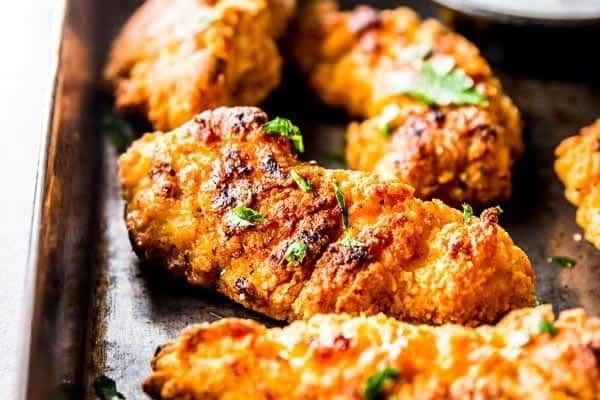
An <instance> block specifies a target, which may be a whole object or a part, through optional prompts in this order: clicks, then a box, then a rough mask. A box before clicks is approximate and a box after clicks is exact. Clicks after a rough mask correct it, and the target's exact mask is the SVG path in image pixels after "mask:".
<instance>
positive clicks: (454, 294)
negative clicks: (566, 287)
mask: <svg viewBox="0 0 600 400" xmlns="http://www.w3.org/2000/svg"><path fill="white" fill-rule="evenodd" d="M266 122H267V115H266V114H265V113H264V112H262V111H261V110H259V109H257V108H252V107H235V108H220V109H216V110H214V111H206V112H204V113H202V114H200V115H198V116H196V117H195V118H194V119H193V120H192V121H190V122H189V123H187V124H185V125H183V126H182V127H180V128H178V129H176V130H174V131H171V132H168V133H162V132H157V133H153V134H147V135H145V136H144V137H142V138H141V139H139V140H138V141H136V142H135V143H134V144H133V146H132V147H131V148H130V149H129V150H128V152H127V153H125V154H124V155H122V156H121V158H120V160H119V165H120V176H121V182H122V188H123V195H124V198H125V200H126V201H127V212H126V223H127V227H128V229H129V232H130V235H131V238H132V243H133V245H134V247H135V249H136V251H137V253H138V254H139V255H140V257H141V258H143V259H146V260H147V261H148V262H149V264H155V265H158V266H161V267H163V268H166V269H168V270H169V271H171V272H172V273H173V274H175V275H177V276H181V277H185V278H186V279H187V281H188V282H189V283H190V284H192V285H198V286H202V287H206V288H214V289H217V290H218V291H219V292H221V293H223V294H225V295H226V296H228V297H229V298H231V299H233V300H235V301H237V302H239V303H241V304H243V305H244V306H246V307H248V308H250V309H253V310H256V311H259V312H262V313H264V314H266V315H269V316H271V317H273V318H276V319H280V320H295V319H304V318H308V317H310V316H312V315H314V314H317V313H329V312H347V313H350V314H359V313H367V314H376V313H379V312H384V313H386V314H388V315H391V316H394V317H397V318H399V319H402V320H406V321H414V322H423V323H432V324H441V323H445V322H456V323H461V324H467V325H477V324H480V323H486V322H491V321H496V320H497V319H498V318H499V317H500V316H502V315H503V314H504V313H506V312H507V311H509V310H512V309H515V308H519V307H524V306H528V305H531V304H533V302H534V281H535V279H534V272H533V270H532V268H531V264H530V262H529V260H528V258H527V256H526V255H525V254H524V253H523V251H522V250H521V249H519V248H518V247H516V246H515V245H514V244H513V242H512V240H511V239H510V237H509V236H508V234H507V233H506V232H505V231H504V230H503V229H502V228H500V226H498V223H497V222H498V211H497V210H496V209H489V210H487V211H485V212H484V213H483V214H482V216H481V219H479V218H473V220H472V221H471V222H470V223H465V222H463V216H462V215H461V213H459V212H458V211H457V210H455V209H452V208H450V207H448V206H446V205H444V204H443V203H441V202H439V201H428V202H425V201H421V200H418V199H416V198H415V197H414V196H413V190H412V188H411V187H409V186H407V185H404V184H402V183H400V182H399V181H397V180H392V179H384V178H382V177H380V176H378V175H377V174H370V173H364V172H357V171H345V170H328V169H324V168H322V167H319V166H317V165H315V164H311V163H303V162H300V161H298V160H297V159H296V157H295V156H294V155H293V154H292V152H291V148H290V143H289V141H288V139H286V138H284V137H281V136H272V135H268V134H267V133H266V131H265V127H264V124H265V123H266ZM292 169H293V170H294V171H295V172H296V173H297V175H299V176H301V177H302V178H303V179H304V180H305V181H306V182H307V183H308V184H309V185H310V186H311V188H312V189H311V190H306V191H305V190H304V189H302V187H301V186H300V185H299V183H298V180H297V179H295V178H294V177H293V176H292V172H291V171H292ZM336 186H337V187H338V188H339V192H338V195H339V197H341V199H336V195H335V187H336ZM340 200H342V201H345V203H346V207H345V208H343V207H340V205H339V203H340ZM240 206H244V207H247V208H248V209H251V210H252V211H254V212H256V213H259V214H260V216H262V220H261V218H258V217H257V216H256V215H254V217H256V218H254V217H253V219H252V223H251V224H250V225H248V223H244V224H236V223H235V215H233V214H232V213H233V210H235V209H237V208H238V207H240ZM343 209H344V210H346V211H347V215H348V223H349V227H348V229H344V227H343V220H342V214H343V212H342V210H343ZM248 213H249V211H248ZM232 220H233V222H234V223H232V222H231V221H232ZM238 222H239V221H238ZM246 222H247V221H246ZM244 225H246V226H244ZM352 240H353V241H355V242H352ZM290 248H292V249H295V250H302V249H304V256H303V257H299V258H300V262H292V261H294V260H293V259H290V258H288V255H289V254H288V252H289V251H290ZM298 254H300V255H301V254H302V251H298V253H295V255H296V256H298Z"/></svg>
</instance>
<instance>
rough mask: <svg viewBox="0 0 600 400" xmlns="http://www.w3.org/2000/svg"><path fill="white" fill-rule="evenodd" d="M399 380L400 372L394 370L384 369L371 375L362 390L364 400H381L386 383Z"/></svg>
mask: <svg viewBox="0 0 600 400" xmlns="http://www.w3.org/2000/svg"><path fill="white" fill-rule="evenodd" d="M398 378H400V371H399V370H398V369H396V368H384V369H382V370H381V371H379V372H377V373H375V374H373V375H371V376H370V377H369V378H368V379H367V383H366V384H365V386H364V388H363V391H362V392H363V397H364V398H365V400H379V399H381V398H382V395H383V392H384V390H385V385H386V383H387V382H388V381H391V380H397V379H398Z"/></svg>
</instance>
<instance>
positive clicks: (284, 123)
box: [265, 117, 304, 153]
mask: <svg viewBox="0 0 600 400" xmlns="http://www.w3.org/2000/svg"><path fill="white" fill-rule="evenodd" d="M265 129H266V131H267V134H268V135H271V136H273V135H281V136H283V137H286V138H288V139H289V140H290V142H292V146H293V147H294V149H296V151H297V152H298V153H304V141H303V139H302V133H300V128H298V127H297V126H296V125H294V124H293V123H292V122H291V121H290V120H289V119H287V118H281V117H275V118H274V119H272V120H271V121H269V122H267V123H266V124H265Z"/></svg>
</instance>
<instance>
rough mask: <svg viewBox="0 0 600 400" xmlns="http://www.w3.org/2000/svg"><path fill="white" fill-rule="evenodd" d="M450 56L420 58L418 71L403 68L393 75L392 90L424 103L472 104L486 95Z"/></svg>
mask: <svg viewBox="0 0 600 400" xmlns="http://www.w3.org/2000/svg"><path fill="white" fill-rule="evenodd" d="M450 60H451V59H450V58H449V57H443V58H439V59H432V60H430V61H426V62H423V65H422V67H421V71H420V73H419V72H416V71H413V70H404V71H401V72H399V73H396V74H395V76H394V85H395V90H396V91H397V92H398V93H403V94H407V95H409V96H412V97H414V98H416V99H418V100H421V101H423V102H425V103H427V104H432V105H440V106H446V105H449V104H475V105H479V104H482V103H483V102H485V100H486V98H485V96H484V95H483V94H481V93H479V92H478V91H477V89H476V88H475V83H474V82H473V79H471V78H470V77H469V76H467V74H466V73H465V71H464V70H462V69H460V68H455V67H454V62H453V60H452V61H450Z"/></svg>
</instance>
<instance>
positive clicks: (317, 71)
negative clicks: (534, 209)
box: [292, 0, 523, 205]
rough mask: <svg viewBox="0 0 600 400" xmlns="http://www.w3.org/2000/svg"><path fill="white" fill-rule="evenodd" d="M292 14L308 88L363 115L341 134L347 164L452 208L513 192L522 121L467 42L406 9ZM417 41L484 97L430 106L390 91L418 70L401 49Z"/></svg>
mask: <svg viewBox="0 0 600 400" xmlns="http://www.w3.org/2000/svg"><path fill="white" fill-rule="evenodd" d="M299 14H300V16H299V22H298V23H297V27H296V30H295V33H294V40H293V44H292V54H293V55H294V58H295V60H296V61H297V63H298V65H300V67H301V68H302V69H303V70H304V72H305V73H306V74H307V77H308V81H309V83H310V85H311V86H312V87H313V88H314V89H315V91H316V93H318V95H319V96H320V97H321V98H322V99H323V100H324V101H325V102H326V103H328V104H330V105H333V106H339V107H343V108H344V109H346V110H347V111H348V112H349V113H350V114H352V115H354V116H356V117H360V118H366V120H365V121H363V122H361V123H354V124H351V125H350V127H349V130H348V146H347V151H346V155H347V160H348V164H349V166H350V167H351V168H354V169H360V170H366V171H371V170H375V171H378V172H380V173H385V174H391V175H396V176H397V177H398V178H400V179H401V180H402V181H403V182H405V183H408V184H410V185H411V186H413V187H414V188H415V193H416V195H417V196H418V197H420V198H426V199H429V198H440V199H442V200H444V201H445V202H447V203H450V204H452V205H458V204H460V203H462V202H469V203H472V204H476V205H485V204H490V203H493V202H494V201H498V200H503V199H506V198H508V197H509V196H510V193H511V168H512V165H513V163H514V160H515V159H516V158H517V157H518V156H519V155H520V154H521V153H522V151H523V142H522V137H521V122H520V116H519V112H518V110H517V109H516V107H515V106H514V105H513V103H512V102H511V100H510V99H509V98H508V97H507V96H506V95H505V94H504V93H503V92H502V88H501V85H500V82H499V81H498V79H496V78H495V77H494V76H493V74H492V71H491V69H490V67H489V65H488V64H487V62H486V61H485V60H484V59H483V57H482V56H481V55H480V53H479V50H478V49H477V48H476V47H475V46H474V45H473V44H472V43H470V42H469V41H468V40H466V39H465V38H464V37H462V36H460V35H458V34H456V33H454V32H452V31H450V30H448V29H446V28H445V27H444V26H442V25H441V24H440V23H439V22H438V21H436V20H432V19H428V20H425V21H422V20H420V19H419V17H418V16H417V15H416V14H415V13H414V12H413V11H412V10H410V9H408V8H405V7H401V8H397V9H393V10H384V11H378V10H375V9H372V8H369V7H367V6H359V7H356V8H355V9H353V10H351V11H339V10H338V7H337V5H336V2H335V1H329V0H325V1H319V2H314V1H313V2H310V1H309V2H306V3H305V5H304V7H303V8H302V9H301V11H300V13H299ZM424 43H428V44H431V46H432V52H431V57H439V56H450V57H452V59H453V60H454V61H455V63H456V65H457V66H458V67H460V68H462V69H463V70H464V71H465V72H466V73H467V75H468V76H470V77H471V78H472V79H473V81H474V82H475V85H476V87H477V88H478V89H479V90H480V91H481V92H483V93H485V95H486V97H487V99H488V101H487V102H486V103H485V104H482V105H480V106H468V105H465V106H456V105H450V106H444V107H432V106H429V105H427V104H425V103H423V102H420V101H419V100H416V99H414V98H412V97H410V96H408V95H399V94H397V93H394V92H393V84H391V83H390V77H391V76H392V75H394V74H397V73H398V72H401V71H404V70H407V69H413V70H414V69H415V68H416V64H415V62H414V61H412V60H410V59H408V58H406V57H407V56H405V55H404V54H406V50H407V49H408V48H410V47H414V46H416V45H422V44H424ZM392 109H397V111H394V112H392V114H395V117H394V118H392V119H389V114H390V113H389V111H390V110H392ZM385 123H387V124H389V129H390V135H389V138H385V137H383V136H382V134H381V130H382V127H383V125H384V124H385Z"/></svg>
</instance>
